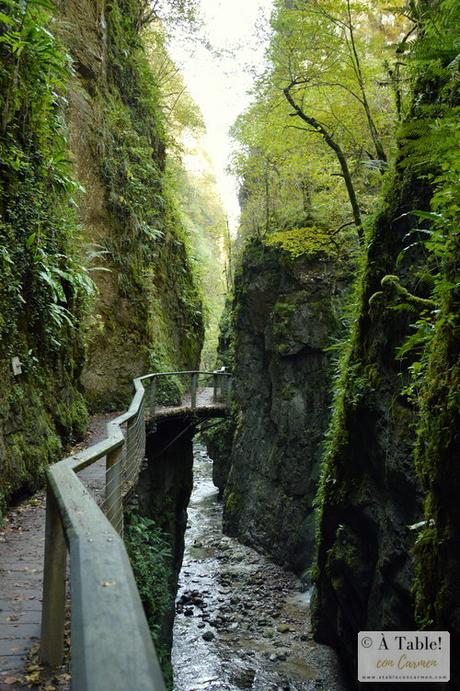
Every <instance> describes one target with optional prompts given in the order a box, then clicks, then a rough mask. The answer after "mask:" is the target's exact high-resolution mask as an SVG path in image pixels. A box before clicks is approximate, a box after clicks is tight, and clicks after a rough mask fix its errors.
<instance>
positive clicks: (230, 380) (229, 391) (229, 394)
mask: <svg viewBox="0 0 460 691" xmlns="http://www.w3.org/2000/svg"><path fill="white" fill-rule="evenodd" d="M232 385H233V378H232V377H227V407H228V408H231V406H232Z"/></svg>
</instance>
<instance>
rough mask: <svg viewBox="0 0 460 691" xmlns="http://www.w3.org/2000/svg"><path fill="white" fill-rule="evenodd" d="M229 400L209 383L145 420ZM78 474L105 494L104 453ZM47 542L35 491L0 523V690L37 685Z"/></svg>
mask: <svg viewBox="0 0 460 691" xmlns="http://www.w3.org/2000/svg"><path fill="white" fill-rule="evenodd" d="M227 413H228V405H226V404H225V403H222V402H215V401H214V400H213V389H212V388H203V389H200V390H198V391H197V393H196V405H195V406H192V400H191V395H190V394H188V395H186V396H185V397H184V400H183V402H182V405H180V406H169V407H166V406H161V407H160V406H158V407H156V408H155V411H154V415H153V416H152V417H150V414H149V413H148V414H147V420H146V422H155V421H161V420H162V419H165V418H174V417H183V416H185V415H190V416H193V417H197V418H200V419H205V418H209V417H222V416H224V415H226V414H227ZM115 416H116V414H115V413H113V414H110V415H105V416H96V417H94V418H93V419H92V421H91V425H90V430H89V433H88V436H87V438H86V439H85V441H84V442H83V443H81V444H79V445H78V446H76V447H75V448H74V449H72V453H76V452H78V451H81V450H83V449H86V448H87V447H89V446H91V445H92V444H96V443H97V442H99V441H101V440H103V439H105V438H106V436H107V432H106V424H107V422H108V421H109V420H111V419H113V418H114V417H115ZM79 477H80V478H81V479H82V480H83V482H84V484H85V486H86V487H87V488H88V489H89V490H90V492H91V494H92V495H93V496H94V497H95V499H96V500H97V501H98V503H101V502H102V501H103V499H104V494H105V457H104V458H101V459H100V460H99V461H97V462H96V463H94V464H93V465H91V466H89V467H88V468H86V469H85V470H83V471H82V472H81V473H79ZM44 542H45V493H44V492H39V493H37V494H36V495H35V496H34V497H32V498H31V499H29V500H27V501H25V502H23V503H22V504H20V505H19V506H18V507H17V508H15V509H13V510H12V511H11V512H10V513H9V514H8V515H7V516H6V518H5V519H4V522H3V524H2V525H1V527H0V691H8V690H9V689H12V688H13V689H16V690H19V689H21V690H22V689H24V690H25V689H29V688H31V686H32V685H33V686H35V687H36V686H38V685H40V679H41V677H40V674H41V668H40V666H39V664H38V642H39V637H40V627H41V610H42V604H41V603H42V584H43V559H44ZM69 681H70V675H69V674H68V670H67V669H66V666H63V667H62V668H60V669H58V670H56V672H55V674H54V675H53V677H52V679H47V680H46V681H44V682H43V684H42V685H40V686H41V688H43V689H45V690H46V691H54V690H55V689H56V690H57V691H67V689H68V688H69Z"/></svg>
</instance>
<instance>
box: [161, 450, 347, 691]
mask: <svg viewBox="0 0 460 691" xmlns="http://www.w3.org/2000/svg"><path fill="white" fill-rule="evenodd" d="M194 458H195V460H194V486H193V493H192V497H191V500H190V505H189V508H188V526H187V531H186V535H185V553H184V561H183V565H182V571H181V574H180V579H179V591H178V595H177V604H176V620H175V625H174V645H173V653H172V662H173V668H174V688H175V691H236V690H237V689H255V690H256V691H272V690H273V691H279V690H283V691H288V690H289V691H312V690H313V689H314V690H315V691H319V690H323V691H345V689H346V688H347V686H346V684H345V683H344V682H343V680H342V678H341V673H340V669H339V665H338V661H337V658H336V656H335V653H334V652H333V651H332V650H331V649H330V648H328V647H327V646H322V645H318V644H317V643H315V642H314V641H313V640H312V635H311V627H310V613H309V594H308V593H307V592H303V589H302V584H301V582H300V581H299V579H298V578H296V576H294V575H293V574H292V573H289V572H287V571H285V570H284V569H283V568H282V567H280V566H277V565H274V564H272V563H271V562H270V561H269V560H268V559H267V558H265V557H264V556H262V555H260V554H258V553H257V552H256V551H254V550H253V549H251V548H249V547H245V546H244V545H241V544H240V543H239V542H238V541H237V540H236V539H234V538H230V537H227V536H225V535H223V534H222V502H221V501H219V499H218V492H217V489H216V488H215V487H214V485H213V483H212V479H211V477H212V461H211V459H210V458H209V457H208V455H207V453H206V449H205V447H204V446H203V445H202V444H200V443H196V444H195V451H194Z"/></svg>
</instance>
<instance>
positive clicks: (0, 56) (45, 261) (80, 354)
mask: <svg viewBox="0 0 460 691" xmlns="http://www.w3.org/2000/svg"><path fill="white" fill-rule="evenodd" d="M0 9H1V10H2V15H1V17H0V29H1V34H2V35H1V38H2V41H1V44H0V111H1V113H2V117H1V123H0V265H1V270H0V303H1V307H0V368H1V372H2V376H1V378H0V513H1V511H2V509H3V508H4V502H5V500H6V499H8V498H10V497H12V496H14V494H15V493H16V492H17V491H18V490H19V489H22V488H27V489H28V490H32V489H34V488H36V487H37V486H38V485H39V484H40V483H41V482H42V480H43V472H44V467H45V466H46V465H47V464H48V463H49V462H50V461H52V460H54V459H55V458H56V456H57V455H58V454H59V453H60V452H61V451H62V445H63V443H66V442H69V441H72V440H75V439H76V438H78V437H80V436H81V435H82V433H83V431H84V429H85V424H86V419H87V413H86V407H85V403H84V401H83V397H82V394H81V390H80V385H79V376H80V373H81V369H82V366H83V363H84V348H83V339H82V327H81V323H82V318H83V317H84V315H85V312H86V308H87V304H88V300H89V299H90V298H91V296H92V293H93V286H92V282H91V280H90V278H89V276H88V274H87V272H86V271H85V269H83V268H81V267H80V265H79V261H78V259H79V251H80V249H79V248H80V245H79V228H78V225H77V221H76V215H75V209H74V204H72V201H73V200H74V199H75V195H76V194H77V193H78V184H77V183H76V181H75V179H74V178H73V177H72V172H71V166H70V164H69V162H68V157H69V153H68V145H67V141H68V130H67V125H66V122H65V118H64V112H65V107H66V103H65V93H66V89H67V88H68V84H69V81H70V79H71V68H70V61H69V58H68V56H67V54H66V52H65V50H64V49H63V47H62V45H61V44H60V43H59V42H58V41H57V40H56V39H55V38H54V36H53V35H52V33H51V32H50V26H51V24H52V17H51V15H50V13H49V12H47V11H46V9H44V8H43V6H42V3H38V2H37V3H35V2H30V3H27V4H26V5H25V4H23V3H19V2H18V3H15V2H11V3H8V4H7V5H6V6H4V3H1V8H0ZM12 358H18V359H19V360H20V362H21V363H22V372H20V373H19V372H17V373H16V374H14V372H13V366H12Z"/></svg>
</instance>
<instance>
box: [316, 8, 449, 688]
mask: <svg viewBox="0 0 460 691" xmlns="http://www.w3.org/2000/svg"><path fill="white" fill-rule="evenodd" d="M422 10H423V11H422ZM419 11H420V17H421V26H420V27H419V29H420V37H419V40H418V41H417V43H416V44H415V47H414V48H413V51H412V54H413V60H414V82H413V88H414V99H413V104H412V107H411V110H410V113H409V115H408V117H407V119H406V121H405V123H404V125H403V127H402V131H401V134H400V138H399V152H398V157H397V160H396V164H395V169H394V172H393V175H392V177H391V178H390V179H389V180H388V184H387V191H386V194H385V199H384V203H383V206H382V210H381V212H380V213H379V214H378V216H377V218H376V221H375V223H374V224H373V226H372V228H371V231H370V234H369V236H368V250H367V253H366V256H365V258H364V267H363V273H362V278H361V280H360V283H359V287H358V290H359V292H358V300H357V305H356V314H357V321H356V324H355V326H354V328H353V329H352V334H351V338H350V343H349V345H348V347H347V352H345V353H344V355H343V359H342V366H341V379H340V381H339V388H338V390H337V393H336V398H335V410H334V417H333V421H332V424H331V428H330V431H329V440H328V449H327V454H326V460H325V466H324V471H323V477H322V485H321V490H320V495H319V498H318V503H319V505H320V512H321V519H320V526H319V552H318V567H317V575H316V584H317V594H316V598H315V603H314V626H315V632H316V634H315V635H316V637H317V639H318V640H320V641H322V642H326V643H330V644H332V645H334V646H335V647H337V648H338V650H339V651H340V652H341V654H342V657H343V659H344V661H345V663H346V665H347V667H348V670H349V672H350V675H351V678H353V679H355V678H356V676H355V673H356V654H355V641H356V634H357V632H358V631H359V630H366V629H368V630H372V629H410V628H416V627H417V625H420V623H422V624H423V625H424V626H427V627H430V628H438V627H439V628H449V630H450V631H451V635H452V636H453V639H454V640H456V641H457V640H458V630H459V629H458V619H457V615H456V614H455V613H454V612H455V609H454V607H455V605H454V602H455V597H456V593H457V594H458V586H457V580H456V577H455V576H453V574H454V573H457V574H458V560H457V559H456V557H455V553H456V550H455V548H454V547H453V545H454V544H455V543H456V541H458V536H459V533H458V522H457V519H456V515H457V510H456V509H453V506H454V503H455V500H453V496H455V494H456V489H455V488H456V475H457V473H456V471H455V470H454V469H453V468H452V466H451V463H452V461H453V458H454V454H455V450H456V449H457V448H458V439H457V433H456V419H457V418H456V416H458V398H457V394H454V389H455V388H456V386H457V383H458V381H457V375H458V350H456V346H455V341H456V336H455V334H456V333H457V327H456V317H454V316H453V312H452V310H453V309H455V305H456V302H457V290H458V288H457V286H456V284H455V281H454V280H453V275H454V272H455V269H454V266H456V262H458V243H457V239H456V231H455V230H454V228H455V227H456V226H455V223H456V222H454V221H453V218H454V216H455V217H457V213H458V206H456V204H455V203H454V202H453V199H454V198H455V194H456V193H455V186H456V184H457V183H455V184H454V183H453V179H452V178H451V177H450V175H451V173H448V171H450V170H451V169H452V167H453V168H454V170H455V169H456V167H457V165H458V163H457V164H453V160H452V156H454V157H455V154H453V153H452V152H453V151H455V143H454V142H455V141H457V142H458V127H457V125H458V123H457V125H454V124H453V123H454V120H456V111H457V107H456V104H458V83H457V81H456V80H455V78H454V77H453V73H452V69H454V63H453V62H452V60H453V59H454V58H455V47H454V42H453V41H452V39H453V33H452V27H454V26H457V27H458V7H457V8H455V3H451V2H444V3H440V4H439V5H438V6H437V7H436V8H435V9H433V8H430V11H427V8H426V7H425V6H424V5H423V3H420V6H419ZM440 26H442V27H443V36H444V38H443V42H442V45H441V44H440V43H439V41H440V38H439V30H440V29H439V28H440ZM454 207H455V208H454ZM457 220H458V218H457ZM426 238H428V240H427V239H426ZM454 257H456V259H454ZM457 285H458V284H457ZM448 315H450V317H449V316H448ZM457 335H458V334H457ZM449 467H451V469H452V473H449V471H448V468H449ZM441 468H442V470H441ZM417 471H418V472H417ZM426 489H429V492H428V495H426ZM424 500H425V506H426V523H423V518H424V509H423V504H424ZM414 524H417V527H418V528H419V529H420V527H421V528H422V530H421V533H420V534H419V535H417V530H416V529H415V530H414V529H411V525H412V526H414ZM414 527H415V526H414ZM447 535H448V536H449V537H448V540H447V542H446V541H445V540H446V536H447ZM447 545H450V547H447ZM414 546H415V560H414ZM449 549H452V552H451V556H449V554H448V551H449ZM414 587H415V593H416V595H417V605H418V606H417V612H416V609H415V598H414ZM457 612H458V610H457Z"/></svg>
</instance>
